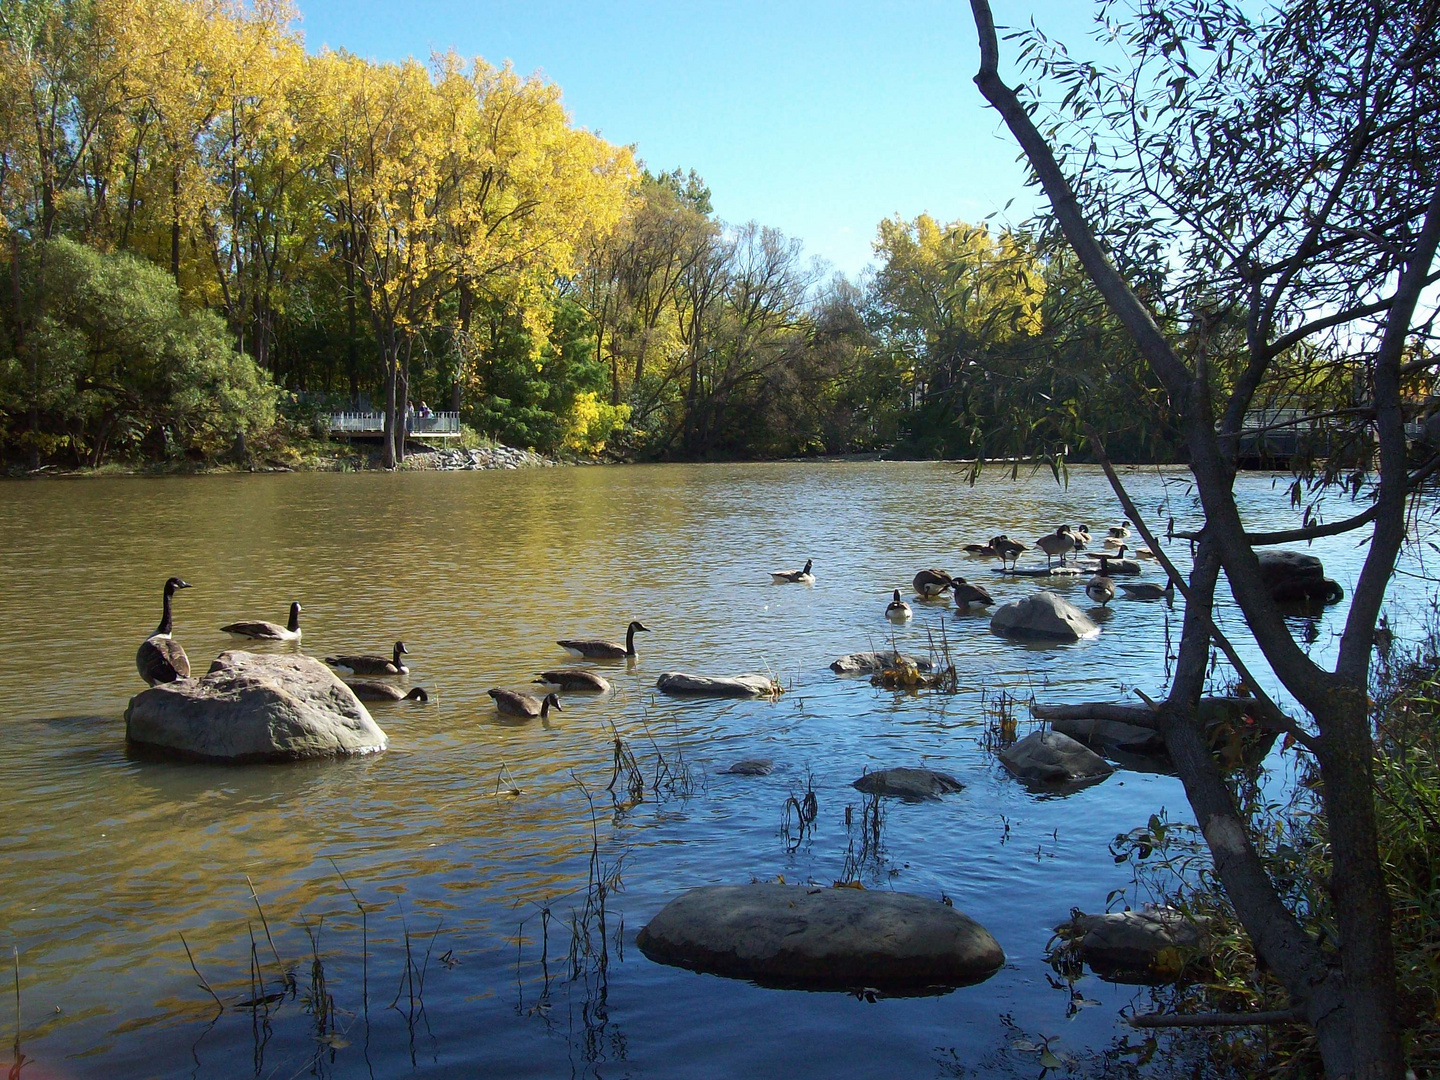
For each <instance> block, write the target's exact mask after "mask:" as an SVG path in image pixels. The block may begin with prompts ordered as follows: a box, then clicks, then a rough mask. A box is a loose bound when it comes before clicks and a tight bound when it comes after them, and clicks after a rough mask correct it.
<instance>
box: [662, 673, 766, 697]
mask: <svg viewBox="0 0 1440 1080" xmlns="http://www.w3.org/2000/svg"><path fill="white" fill-rule="evenodd" d="M655 686H656V688H657V689H658V690H659V691H660V692H661V693H662V694H683V695H689V696H692V697H730V698H744V697H765V696H768V695H770V694H774V693H776V692H777V691H778V690H779V686H778V685H777V684H776V683H775V681H774V680H773V679H771V678H769V677H768V676H766V675H732V676H728V677H718V676H709V675H687V674H686V673H685V672H683V671H667V672H665V673H664V674H663V675H661V676H660V678H659V679H657V680H656V682H655Z"/></svg>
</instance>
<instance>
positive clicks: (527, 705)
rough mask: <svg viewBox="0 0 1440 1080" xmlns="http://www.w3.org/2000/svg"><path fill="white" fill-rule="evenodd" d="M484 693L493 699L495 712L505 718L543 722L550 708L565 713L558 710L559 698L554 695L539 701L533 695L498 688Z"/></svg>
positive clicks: (547, 716) (547, 695) (560, 709)
mask: <svg viewBox="0 0 1440 1080" xmlns="http://www.w3.org/2000/svg"><path fill="white" fill-rule="evenodd" d="M485 692H486V693H487V694H489V695H490V696H491V697H492V698H494V699H495V711H496V712H500V713H504V714H505V715H506V716H519V717H523V718H524V719H526V720H534V719H535V718H536V717H537V716H538V717H540V719H542V720H545V719H548V718H549V716H550V710H551V709H552V708H553V709H554V710H555V711H556V712H564V711H565V710H564V709H562V708H560V698H559V697H558V696H557V695H555V694H546V695H545V697H544V698H543V699H541V698H538V697H536V696H535V695H533V694H520V693H516V692H515V691H514V690H501V689H500V688H499V687H498V686H497V687H494V688H493V689H490V690H487V691H485Z"/></svg>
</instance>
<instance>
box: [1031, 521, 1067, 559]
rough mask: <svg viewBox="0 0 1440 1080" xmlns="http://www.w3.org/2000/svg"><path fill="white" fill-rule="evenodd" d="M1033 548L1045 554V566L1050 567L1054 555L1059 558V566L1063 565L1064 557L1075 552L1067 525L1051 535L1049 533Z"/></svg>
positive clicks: (1036, 542)
mask: <svg viewBox="0 0 1440 1080" xmlns="http://www.w3.org/2000/svg"><path fill="white" fill-rule="evenodd" d="M1035 546H1036V547H1038V548H1039V549H1040V550H1041V551H1043V552H1044V553H1045V565H1046V566H1047V567H1048V566H1050V565H1052V560H1053V559H1054V558H1055V556H1056V555H1059V556H1060V565H1061V566H1064V565H1065V556H1066V555H1068V554H1070V552H1072V551H1074V550H1075V536H1074V534H1073V533H1072V532H1071V531H1070V526H1069V525H1061V526H1060V527H1059V528H1058V529H1056V530H1055V531H1054V532H1053V533H1049V534H1047V535H1045V536H1042V537H1040V539H1038V540H1036V541H1035Z"/></svg>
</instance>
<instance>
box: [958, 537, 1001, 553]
mask: <svg viewBox="0 0 1440 1080" xmlns="http://www.w3.org/2000/svg"><path fill="white" fill-rule="evenodd" d="M960 550H961V551H963V552H965V554H966V555H984V556H987V557H988V556H995V555H999V554H1000V552H998V551H996V550H995V541H994V539H992V540H991V541H990V542H989V543H988V544H966V545H965V546H964V547H963V548H961V549H960Z"/></svg>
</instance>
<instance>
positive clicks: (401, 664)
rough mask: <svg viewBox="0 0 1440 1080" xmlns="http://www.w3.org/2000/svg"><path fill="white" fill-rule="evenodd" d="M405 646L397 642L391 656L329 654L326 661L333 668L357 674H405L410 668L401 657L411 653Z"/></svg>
mask: <svg viewBox="0 0 1440 1080" xmlns="http://www.w3.org/2000/svg"><path fill="white" fill-rule="evenodd" d="M409 652H410V650H409V649H407V648H405V642H403V641H397V642H395V652H394V653H393V655H391V656H390V657H389V658H387V657H384V656H375V655H373V654H370V655H364V656H327V657H325V662H326V663H327V664H329V665H330V666H331V667H333V668H338V669H339V670H341V671H348V672H351V673H352V674H355V675H405V674H407V673H408V672H409V671H410V669H409V668H408V667H406V666H405V661H403V660H401V659H400V657H402V656H404V655H406V654H407V653H409Z"/></svg>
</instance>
